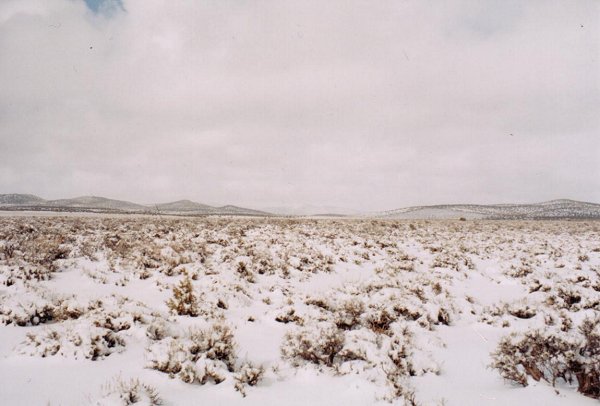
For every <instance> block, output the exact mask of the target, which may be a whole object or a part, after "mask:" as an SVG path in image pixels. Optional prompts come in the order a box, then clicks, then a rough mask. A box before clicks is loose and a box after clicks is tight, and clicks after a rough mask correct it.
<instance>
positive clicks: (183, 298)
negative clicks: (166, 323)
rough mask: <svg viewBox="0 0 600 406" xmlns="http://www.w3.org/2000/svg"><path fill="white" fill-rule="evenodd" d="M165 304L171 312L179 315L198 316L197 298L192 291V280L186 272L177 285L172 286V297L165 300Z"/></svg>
mask: <svg viewBox="0 0 600 406" xmlns="http://www.w3.org/2000/svg"><path fill="white" fill-rule="evenodd" d="M167 306H168V307H169V309H171V312H173V313H174V314H177V315H179V316H192V317H197V316H198V314H199V310H198V298H197V296H196V294H195V293H194V286H193V285H192V280H191V279H190V277H189V276H187V274H186V276H185V277H184V278H183V279H182V280H181V282H179V285H177V286H174V287H173V297H172V298H171V299H169V300H168V301H167Z"/></svg>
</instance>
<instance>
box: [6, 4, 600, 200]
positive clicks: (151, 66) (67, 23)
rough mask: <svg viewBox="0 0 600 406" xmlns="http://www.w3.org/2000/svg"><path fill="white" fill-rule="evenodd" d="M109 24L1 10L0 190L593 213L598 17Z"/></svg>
mask: <svg viewBox="0 0 600 406" xmlns="http://www.w3.org/2000/svg"><path fill="white" fill-rule="evenodd" d="M123 6H124V7H123V9H122V10H120V11H118V12H112V13H111V15H110V16H107V15H105V14H102V13H100V14H94V13H92V12H90V10H89V9H88V8H87V7H86V6H85V4H84V3H83V2H77V1H71V0H53V1H34V0H25V1H14V0H7V1H5V2H2V4H0V191H3V192H7V193H9V192H31V193H38V194H40V195H42V196H44V197H48V198H55V197H65V196H75V195H81V194H103V195H107V196H109V197H114V198H121V199H131V200H136V201H142V202H151V201H164V200H169V199H176V198H190V199H194V200H198V201H202V202H206V203H214V204H218V203H232V204H239V205H248V206H254V207H258V208H260V207H269V206H282V205H286V204H287V205H292V204H294V205H296V204H298V203H306V204H319V205H334V206H343V207H353V208H357V209H361V210H378V209H390V208H394V207H399V206H404V205H409V204H427V203H444V202H482V203H484V202H507V201H522V202H525V201H538V200H544V199H550V198H558V197H570V198H575V199H582V200H592V201H600V165H599V164H598V160H597V159H596V158H595V157H596V156H598V154H599V153H600V138H599V137H598V133H599V130H600V119H599V117H600V107H599V106H600V69H599V68H600V66H599V61H598V56H599V51H600V23H599V21H600V19H599V18H598V17H599V16H600V5H599V4H598V3H597V2H595V1H573V2H557V1H556V2H554V1H550V2H548V1H532V2H527V3H523V2H506V1H486V2H472V1H458V0H457V1H449V2H444V3H441V4H440V3H437V2H410V1H408V2H396V1H384V2H376V3H373V2H365V1H352V2H348V1H343V2H341V1H340V2H337V1H333V2H321V1H318V2H317V1H302V2H300V1H284V2H275V1H259V2H252V3H246V2H236V1H222V2H221V1H219V2H194V3H187V4H183V3H179V2H162V1H142V0H129V1H125V2H124V4H123ZM511 134H512V135H511Z"/></svg>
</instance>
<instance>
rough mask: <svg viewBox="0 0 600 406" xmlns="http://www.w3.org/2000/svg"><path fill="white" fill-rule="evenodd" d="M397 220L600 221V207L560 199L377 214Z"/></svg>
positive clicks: (393, 211) (412, 208)
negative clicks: (579, 219)
mask: <svg viewBox="0 0 600 406" xmlns="http://www.w3.org/2000/svg"><path fill="white" fill-rule="evenodd" d="M372 216H373V217H382V218H394V219H453V218H454V219H455V218H460V217H464V218H466V219H484V218H485V219H577V218H585V219H600V204H596V203H588V202H579V201H576V200H568V199H560V200H551V201H548V202H542V203H533V204H490V205H482V204H449V205H435V206H414V207H407V208H402V209H396V210H389V211H385V212H380V213H374V214H373V215H372Z"/></svg>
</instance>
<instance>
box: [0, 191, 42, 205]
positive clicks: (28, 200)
mask: <svg viewBox="0 0 600 406" xmlns="http://www.w3.org/2000/svg"><path fill="white" fill-rule="evenodd" d="M44 201H45V200H44V199H42V198H41V197H38V196H34V195H23V194H8V195H0V206H1V205H18V204H24V205H28V204H38V203H42V202H44Z"/></svg>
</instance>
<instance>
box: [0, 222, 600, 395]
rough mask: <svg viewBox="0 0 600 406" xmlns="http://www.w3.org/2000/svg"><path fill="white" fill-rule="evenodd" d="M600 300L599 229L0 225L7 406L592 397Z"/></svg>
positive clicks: (0, 328) (0, 366)
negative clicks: (21, 405)
mask: <svg viewBox="0 0 600 406" xmlns="http://www.w3.org/2000/svg"><path fill="white" fill-rule="evenodd" d="M599 308H600V222H597V221H483V220H469V221H422V220H366V219H362V220H352V219H277V218H242V217H239V218H232V217H215V218H168V217H163V218H160V217H143V216H137V217H135V216H122V215H121V216H116V215H115V216H102V215H93V216H78V215H72V216H26V215H20V216H8V215H2V216H0V382H2V384H1V385H0V399H1V400H2V401H1V403H2V404H7V405H20V404H23V405H25V404H26V405H81V404H98V405H114V404H117V405H118V404H123V405H126V404H132V403H138V402H139V404H165V405H198V404H207V405H236V404H239V405H288V404H289V405H368V404H382V405H383V404H388V403H392V404H399V405H402V404H419V405H482V404H486V405H531V404H546V405H575V404H576V405H594V404H598V400H597V398H598V397H599V396H600V316H598V313H599V312H598V309H599ZM594 398H596V399H594Z"/></svg>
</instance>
